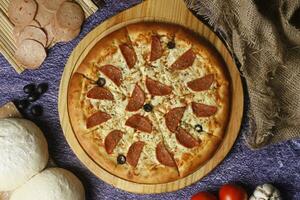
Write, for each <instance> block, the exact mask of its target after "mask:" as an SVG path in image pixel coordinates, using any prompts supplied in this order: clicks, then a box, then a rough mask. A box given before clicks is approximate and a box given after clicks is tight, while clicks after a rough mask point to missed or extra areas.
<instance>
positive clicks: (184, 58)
mask: <svg viewBox="0 0 300 200" xmlns="http://www.w3.org/2000/svg"><path fill="white" fill-rule="evenodd" d="M195 59H196V54H195V53H194V52H193V50H192V49H189V50H187V51H186V52H185V53H183V54H182V55H181V56H180V57H179V58H178V59H177V60H176V61H175V62H174V63H173V64H172V65H171V69H173V70H184V69H186V68H188V67H190V66H192V65H193V63H194V61H195Z"/></svg>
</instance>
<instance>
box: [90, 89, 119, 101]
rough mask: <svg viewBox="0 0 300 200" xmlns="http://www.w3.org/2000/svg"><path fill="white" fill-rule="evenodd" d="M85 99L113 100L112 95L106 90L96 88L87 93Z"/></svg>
mask: <svg viewBox="0 0 300 200" xmlns="http://www.w3.org/2000/svg"><path fill="white" fill-rule="evenodd" d="M87 97H88V98H91V99H102V100H111V101H112V100H114V97H113V95H112V93H111V92H110V91H109V90H108V89H106V88H103V87H98V86H95V87H93V88H92V89H91V90H90V91H88V93H87Z"/></svg>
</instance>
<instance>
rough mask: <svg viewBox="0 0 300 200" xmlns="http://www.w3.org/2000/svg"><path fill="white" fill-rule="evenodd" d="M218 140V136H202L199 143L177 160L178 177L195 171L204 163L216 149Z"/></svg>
mask: <svg viewBox="0 0 300 200" xmlns="http://www.w3.org/2000/svg"><path fill="white" fill-rule="evenodd" d="M220 141H221V140H220V139H219V138H217V137H215V136H211V135H208V134H207V135H205V137H202V141H201V144H200V145H199V146H198V147H195V148H193V150H192V151H191V152H190V153H189V154H185V155H183V158H182V160H181V161H179V162H180V163H181V164H180V166H178V168H179V173H180V177H185V176H187V175H189V174H191V173H193V172H195V171H196V170H197V169H199V168H200V167H201V166H202V165H203V164H205V162H207V161H208V160H209V159H210V158H211V157H212V156H213V155H214V153H215V151H216V150H217V149H218V147H219V144H220Z"/></svg>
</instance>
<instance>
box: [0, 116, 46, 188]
mask: <svg viewBox="0 0 300 200" xmlns="http://www.w3.org/2000/svg"><path fill="white" fill-rule="evenodd" d="M48 157H49V155H48V145H47V141H46V139H45V137H44V135H43V133H42V131H41V130H40V129H39V128H38V127H37V126H36V125H35V124H34V123H33V122H31V121H28V120H25V119H0V191H10V190H14V189H16V188H17V187H19V186H21V185H22V184H24V183H25V182H26V181H27V180H29V179H30V178H31V177H32V176H34V175H36V174H37V173H39V172H40V171H42V170H43V169H44V168H45V166H46V165H47V162H48Z"/></svg>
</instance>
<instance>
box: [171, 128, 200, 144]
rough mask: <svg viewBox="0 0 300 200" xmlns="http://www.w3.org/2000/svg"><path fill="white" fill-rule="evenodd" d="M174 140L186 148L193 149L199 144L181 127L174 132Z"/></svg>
mask: <svg viewBox="0 0 300 200" xmlns="http://www.w3.org/2000/svg"><path fill="white" fill-rule="evenodd" d="M176 139H177V141H178V142H179V143H180V144H181V145H183V146H185V147H186V148H193V147H195V146H197V145H199V142H198V141H197V140H196V139H195V138H193V137H192V136H191V135H190V134H189V133H188V132H187V131H186V130H184V129H183V128H181V127H178V128H177V130H176Z"/></svg>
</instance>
